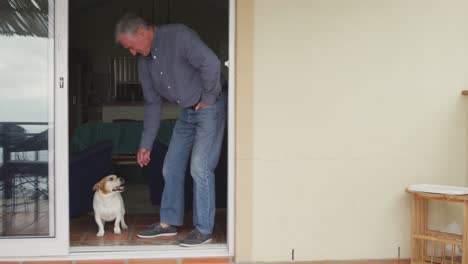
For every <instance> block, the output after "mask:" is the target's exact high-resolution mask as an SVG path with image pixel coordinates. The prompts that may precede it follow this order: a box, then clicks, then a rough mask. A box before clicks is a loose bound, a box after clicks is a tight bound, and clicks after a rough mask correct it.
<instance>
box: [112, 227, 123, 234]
mask: <svg viewBox="0 0 468 264" xmlns="http://www.w3.org/2000/svg"><path fill="white" fill-rule="evenodd" d="M114 234H116V235H120V234H122V232H121V231H120V228H114Z"/></svg>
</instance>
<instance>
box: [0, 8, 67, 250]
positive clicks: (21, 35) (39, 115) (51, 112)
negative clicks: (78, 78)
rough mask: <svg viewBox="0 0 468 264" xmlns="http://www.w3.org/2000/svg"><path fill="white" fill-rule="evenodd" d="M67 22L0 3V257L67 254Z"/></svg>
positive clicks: (58, 11)
mask: <svg viewBox="0 0 468 264" xmlns="http://www.w3.org/2000/svg"><path fill="white" fill-rule="evenodd" d="M67 16H68V11H67V1H64V0H56V1H54V0H2V1H1V2H0V43H1V46H2V48H1V49H0V80H2V85H1V89H0V109H1V110H0V248H1V249H2V250H0V257H8V256H28V255H32V256H39V255H42V256H43V255H63V254H68V217H67V216H68V209H67V208H68V207H67V206H68V181H67V177H68V172H67V164H68V161H67V156H68V155H67V144H68V143H67V141H68V140H67V125H66V121H67V119H66V109H67V108H66V102H67V94H66V93H67V89H66V88H67V87H66V78H67V75H66V71H67V66H66V65H67V43H66V39H67V37H66V36H67V35H66V34H67ZM59 190H60V191H59ZM26 248H27V249H28V250H25V249H26Z"/></svg>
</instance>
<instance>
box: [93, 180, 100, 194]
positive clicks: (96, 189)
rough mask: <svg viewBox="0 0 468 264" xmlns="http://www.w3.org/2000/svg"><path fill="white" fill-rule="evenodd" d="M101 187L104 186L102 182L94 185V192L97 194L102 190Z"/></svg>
mask: <svg viewBox="0 0 468 264" xmlns="http://www.w3.org/2000/svg"><path fill="white" fill-rule="evenodd" d="M101 186H102V181H100V182H98V183H96V184H94V186H93V191H95V192H97V191H98V190H99V189H101Z"/></svg>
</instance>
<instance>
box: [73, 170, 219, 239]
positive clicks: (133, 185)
mask: <svg viewBox="0 0 468 264" xmlns="http://www.w3.org/2000/svg"><path fill="white" fill-rule="evenodd" d="M127 169H130V168H127ZM116 172H117V174H118V175H122V176H124V177H125V179H126V184H125V191H124V192H123V193H122V198H123V200H124V204H125V211H126V214H125V222H126V224H127V225H128V229H127V230H122V234H120V235H115V234H114V222H107V223H106V225H105V228H104V230H105V234H104V236H103V237H97V236H96V233H97V231H98V229H97V224H96V222H95V221H94V215H93V213H92V212H91V213H89V214H86V215H82V216H80V217H75V218H72V219H70V245H71V246H132V245H177V244H178V241H179V240H180V239H182V238H184V237H185V236H186V235H187V233H188V232H190V230H191V229H192V228H193V225H192V214H191V212H190V211H189V212H187V213H186V215H185V221H184V223H185V225H184V226H182V227H181V228H180V229H179V232H178V235H177V237H176V238H174V237H159V238H145V239H142V238H139V237H137V234H138V232H140V231H142V230H144V229H146V228H147V227H148V226H149V225H151V224H153V223H157V222H159V207H158V206H154V205H152V204H151V202H150V198H149V195H150V194H149V190H148V185H147V183H145V181H144V177H143V176H142V175H139V174H138V173H137V171H133V172H132V173H129V171H124V170H123V169H122V168H119V169H117V171H116ZM226 215H227V211H226V209H218V210H217V211H216V215H215V226H214V230H213V242H212V243H216V244H224V243H226V230H227V229H226Z"/></svg>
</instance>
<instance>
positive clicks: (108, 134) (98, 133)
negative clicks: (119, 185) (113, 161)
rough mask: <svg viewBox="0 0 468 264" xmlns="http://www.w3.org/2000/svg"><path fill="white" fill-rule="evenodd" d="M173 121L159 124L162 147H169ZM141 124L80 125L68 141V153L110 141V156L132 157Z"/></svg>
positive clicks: (138, 143)
mask: <svg viewBox="0 0 468 264" xmlns="http://www.w3.org/2000/svg"><path fill="white" fill-rule="evenodd" d="M174 125H175V120H163V121H162V122H161V125H160V128H159V132H158V135H157V139H158V140H159V141H160V142H161V143H163V144H164V145H166V146H167V145H169V141H170V139H171V135H172V129H173V128H174ZM142 130H143V122H139V121H134V122H115V123H101V122H92V123H85V124H81V125H80V126H79V127H78V128H77V129H76V130H75V131H74V133H73V136H72V138H71V140H70V152H71V153H76V152H79V151H83V150H84V149H86V148H88V147H90V146H92V145H94V144H96V143H98V142H101V141H103V140H111V141H112V143H113V145H114V147H113V149H112V155H114V156H119V155H132V154H136V153H137V152H138V148H139V145H140V138H141V132H142Z"/></svg>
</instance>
